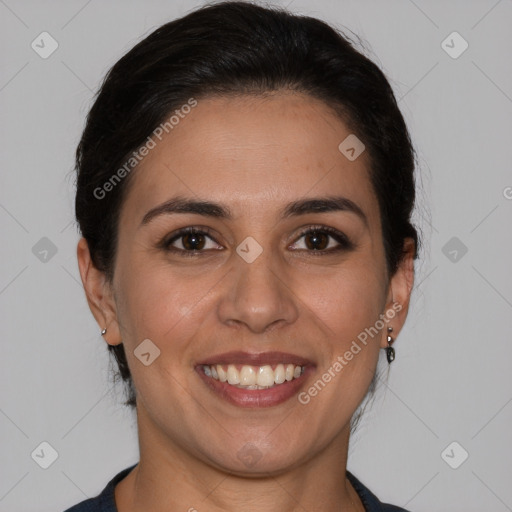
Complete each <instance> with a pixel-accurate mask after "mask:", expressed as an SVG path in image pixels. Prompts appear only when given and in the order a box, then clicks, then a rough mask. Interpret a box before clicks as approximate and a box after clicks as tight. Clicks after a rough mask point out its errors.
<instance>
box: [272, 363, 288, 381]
mask: <svg viewBox="0 0 512 512" xmlns="http://www.w3.org/2000/svg"><path fill="white" fill-rule="evenodd" d="M274 374H275V379H274V380H275V383H276V384H282V383H283V382H284V381H285V380H286V377H285V371H284V365H282V364H278V365H277V366H276V369H275V371H274Z"/></svg>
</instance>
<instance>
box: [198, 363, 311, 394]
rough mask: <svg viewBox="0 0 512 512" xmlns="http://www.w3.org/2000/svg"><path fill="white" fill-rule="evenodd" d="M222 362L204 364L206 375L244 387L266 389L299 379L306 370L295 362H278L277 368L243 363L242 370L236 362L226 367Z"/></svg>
mask: <svg viewBox="0 0 512 512" xmlns="http://www.w3.org/2000/svg"><path fill="white" fill-rule="evenodd" d="M224 368H225V367H223V366H222V365H220V364H217V365H212V366H209V365H203V370H204V373H205V375H207V376H208V377H211V378H213V379H215V380H218V381H220V382H228V384H231V385H232V386H236V387H238V388H244V389H266V388H269V387H272V386H274V385H276V384H283V382H286V381H288V382H289V381H291V380H293V379H298V378H299V377H300V376H301V375H302V373H303V372H304V367H302V366H295V365H294V364H282V363H280V364H278V365H277V366H276V368H275V370H273V369H272V366H270V365H268V364H267V365H263V366H250V365H243V366H242V367H241V369H240V371H238V370H237V368H236V366H235V365H234V364H229V365H227V369H224Z"/></svg>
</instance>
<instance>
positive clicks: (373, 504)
mask: <svg viewBox="0 0 512 512" xmlns="http://www.w3.org/2000/svg"><path fill="white" fill-rule="evenodd" d="M347 478H348V479H349V480H350V483H351V484H352V486H353V487H354V489H355V490H356V492H357V494H358V495H359V497H360V498H361V501H362V502H363V505H364V508H365V511H366V512H409V511H408V510H406V509H405V508H401V507H398V506H396V505H391V504H389V503H382V502H381V501H380V500H379V499H378V498H377V496H375V494H373V493H372V492H371V491H370V489H368V487H366V486H365V485H363V483H361V481H360V480H358V479H357V478H356V477H355V476H354V475H353V474H352V473H351V472H350V471H348V470H347Z"/></svg>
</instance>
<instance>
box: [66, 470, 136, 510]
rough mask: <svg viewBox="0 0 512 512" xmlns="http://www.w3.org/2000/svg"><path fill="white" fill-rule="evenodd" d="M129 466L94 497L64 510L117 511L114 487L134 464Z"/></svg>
mask: <svg viewBox="0 0 512 512" xmlns="http://www.w3.org/2000/svg"><path fill="white" fill-rule="evenodd" d="M136 465H137V464H134V465H133V466H130V467H129V468H126V469H123V470H122V471H120V472H119V473H117V475H116V476H114V477H113V478H112V479H111V480H110V482H108V484H107V485H106V486H105V488H104V489H103V490H102V491H101V492H100V494H98V496H96V497H94V498H89V499H87V500H85V501H81V502H80V503H77V504H76V505H73V506H72V507H71V508H68V509H66V510H65V511H64V512H117V508H116V502H115V499H114V489H115V486H116V484H117V483H118V482H120V481H121V480H122V479H123V478H124V477H125V476H126V475H128V473H129V472H130V471H131V470H132V469H133V468H134V467H135V466H136Z"/></svg>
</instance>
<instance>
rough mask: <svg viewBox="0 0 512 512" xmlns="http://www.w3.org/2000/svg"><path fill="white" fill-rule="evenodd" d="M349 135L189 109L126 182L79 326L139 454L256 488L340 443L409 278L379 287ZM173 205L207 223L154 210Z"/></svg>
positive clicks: (367, 210)
mask: <svg viewBox="0 0 512 512" xmlns="http://www.w3.org/2000/svg"><path fill="white" fill-rule="evenodd" d="M164 133H165V132H164ZM349 135H350V131H349V130H348V128H347V127H346V126H345V125H344V124H343V123H342V122H341V121H340V119H339V118H338V117H336V116H335V115H334V114H333V112H332V111H331V110H330V109H329V108H328V107H327V106H326V105H325V104H324V103H322V102H320V101H318V100H316V99H313V98H310V97H308V96H305V95H301V94H297V93H287V94H285V93H278V94H274V95H272V96H269V97H266V98H263V97H256V96H253V97H249V96H246V97H240V98H211V99H201V100H199V101H198V104H197V106H196V107H195V108H193V109H192V110H191V112H190V113H189V114H187V115H186V116H184V117H183V119H180V121H179V124H177V125H175V126H174V128H173V129H172V130H171V131H170V132H169V133H168V134H165V135H164V136H163V137H162V140H161V141H158V140H157V139H155V140H156V142H157V143H156V146H155V147H154V148H153V149H151V150H150V152H149V154H148V155H147V156H146V157H145V159H144V160H143V161H142V163H141V164H140V165H139V167H138V168H137V169H136V170H135V171H133V172H134V173H136V175H134V176H132V178H133V180H134V181H133V182H132V183H131V187H130V189H129V191H128V194H127V196H126V199H125V202H124V203H123V207H122V210H121V216H120V224H119V239H118V246H117V258H116V262H115V275H114V281H113V293H112V295H110V291H109V290H110V289H109V288H108V286H107V285H105V288H104V292H105V293H104V295H103V297H102V298H101V299H100V300H101V301H103V302H102V303H101V313H100V312H99V309H98V310H97V311H96V313H95V314H96V317H97V319H98V322H99V324H100V325H101V326H103V325H107V326H108V332H107V335H106V336H105V338H106V339H107V340H108V342H109V343H111V344H116V343H118V342H120V341H121V340H122V342H123V343H124V347H125V351H126V355H127V359H128V364H129V367H130V370H131V373H132V376H133V379H134V383H135V387H136V390H137V408H138V421H139V432H140V435H141V439H142V442H143V443H144V444H145V446H147V449H148V450H150V449H153V450H154V451H155V453H157V451H158V453H160V454H165V455H164V456H165V457H171V456H173V457H193V458H194V459H196V460H197V459H199V460H200V461H203V462H206V463H207V464H209V465H213V466H215V467H218V468H222V469H224V470H228V471H230V472H240V473H255V472H259V471H263V472H279V471H282V470H285V469H287V468H292V467H296V466H297V465H298V464H300V463H303V462H306V461H311V459H312V458H314V457H315V456H318V455H320V454H321V453H324V454H325V453H327V452H329V450H328V451H327V452H326V451H325V449H326V448H334V450H330V453H333V454H336V452H337V451H338V452H339V450H336V447H340V446H343V444H344V443H346V441H347V439H348V433H349V422H350V418H351V416H352V415H353V413H354V411H355V410H356V408H357V406H358V405H359V403H360V402H361V400H362V399H363V397H364V395H365V394H366V392H367V390H368V386H369V384H370V382H371V380H372V377H373V375H374V372H375V367H376V364H377V360H378V355H379V349H380V348H383V347H385V346H386V335H387V333H386V327H387V326H388V325H391V326H393V329H394V331H393V336H396V334H397V333H398V331H399V330H400V327H401V326H402V324H403V321H404V320H405V315H406V310H407V304H408V298H409V292H410V284H411V283H410V278H411V266H410V265H409V266H408V267H403V268H401V269H400V270H399V272H397V274H395V276H394V277H393V278H392V279H391V280H389V278H388V274H387V271H386V261H385V253H384V247H383V240H382V232H381V224H380V216H379V209H378V204H377V198H376V195H375V193H374V191H373V189H372V186H371V182H370V179H369V172H368V168H369V159H368V154H367V152H366V151H363V153H362V154H361V155H360V156H359V157H357V158H356V159H355V160H352V159H348V158H347V157H346V156H345V154H343V153H342V152H341V151H340V149H339V148H338V146H339V145H340V143H341V142H342V141H344V140H345V139H346V138H347V136H349ZM349 140H350V139H349ZM363 142H364V141H363ZM346 154H348V155H351V152H350V151H349V152H348V153H346ZM178 196H179V198H180V199H181V200H183V201H194V202H208V203H215V204H216V205H218V207H217V208H209V209H207V208H203V213H201V212H196V213H194V212H188V213H187V212H183V211H182V212H172V211H171V208H168V209H167V211H166V210H165V209H161V210H160V212H155V211H153V209H155V208H157V207H159V206H161V205H163V204H164V203H166V202H168V201H171V200H172V199H173V198H176V197H178ZM341 198H344V199H341ZM313 199H317V200H326V199H335V200H337V204H338V206H339V208H337V209H336V208H335V209H332V208H331V209H330V211H322V209H321V208H317V209H316V210H317V211H315V205H314V204H312V203H310V204H309V205H308V201H310V200H313ZM104 200H108V197H107V198H105V199H104ZM294 205H295V206H294ZM317 206H318V204H317ZM207 210H208V211H209V212H210V213H209V214H208V213H207ZM221 210H222V211H225V213H226V215H225V216H221V215H219V213H220V211H221ZM324 210H325V209H324ZM152 211H153V214H152V213H149V212H152ZM228 213H229V215H228ZM183 228H195V230H196V231H197V233H196V234H195V235H194V234H190V233H189V234H187V233H185V234H184V235H182V236H181V237H179V236H178V235H177V232H178V231H179V230H180V229H183ZM311 228H314V229H316V232H315V231H313V232H312V233H309V234H307V233H306V234H303V232H304V231H305V230H308V229H311ZM206 230H207V232H205V231H206ZM329 230H332V232H330V231H329ZM336 233H340V236H338V235H337V234H336ZM322 251H324V252H322ZM398 303H399V306H398V307H397V304H398ZM398 309H402V310H401V311H400V312H398ZM387 311H388V313H386V312H387ZM105 315H106V316H105ZM383 318H385V319H386V324H385V327H384V328H382V323H383V322H382V319H383ZM379 319H380V320H381V321H380V322H379ZM105 322H106V323H105ZM376 328H377V330H378V333H377V334H375V331H376ZM372 329H373V330H372ZM365 330H366V331H365ZM365 332H366V341H365V342H362V340H363V339H365V335H364V334H362V333H365ZM368 332H370V333H372V334H371V335H369V334H368ZM144 340H150V342H148V341H144ZM143 342H144V344H142V345H141V343H143ZM356 347H359V350H358V349H357V348H356ZM158 350H159V355H158V356H157V357H155V356H156V355H157V352H158ZM347 352H351V353H352V357H350V355H349V354H347ZM230 353H231V354H230ZM280 353H281V354H280ZM141 354H145V355H141ZM336 362H338V365H336ZM205 365H206V366H207V368H206V369H205ZM217 365H220V366H221V368H222V369H223V370H224V371H226V372H227V377H228V378H229V381H230V382H233V384H230V383H229V382H221V379H223V378H224V377H223V376H222V369H221V370H219V371H218V377H219V380H217V379H215V378H214V376H209V374H211V373H212V370H211V367H212V366H214V367H215V369H216V370H217V369H218V368H217ZM229 365H233V368H231V369H229V370H228V366H229ZM280 365H282V366H280ZM288 365H294V366H290V367H289V368H288V374H287V371H286V370H287V367H288ZM340 365H341V369H340ZM269 366H270V370H269V368H268V367H269ZM295 367H304V373H303V374H302V375H300V376H299V377H298V378H293V379H292V380H287V378H291V376H292V374H293V372H294V371H295V372H297V373H296V374H295V376H297V375H298V373H300V372H301V370H300V368H299V369H298V370H296V369H295ZM213 373H214V374H215V372H214V371H213ZM219 373H220V376H219ZM253 373H254V374H255V376H253ZM258 374H261V375H260V376H258ZM326 375H327V376H326ZM329 376H330V378H329ZM258 378H259V379H260V380H259V381H258ZM269 378H270V379H271V380H270V381H267V380H265V379H269ZM237 379H245V380H243V382H246V383H253V382H254V380H252V379H256V382H261V383H268V382H273V383H274V386H273V387H271V388H264V389H247V388H245V389H243V388H240V387H237V386H236V384H235V383H236V381H237ZM276 380H277V381H278V382H282V381H283V380H284V382H282V383H277V384H275V381H276ZM319 380H320V381H321V382H320V383H319ZM315 383H316V387H315ZM315 390H316V391H315ZM338 455H339V454H338Z"/></svg>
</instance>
